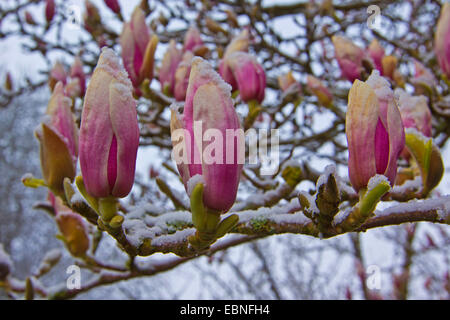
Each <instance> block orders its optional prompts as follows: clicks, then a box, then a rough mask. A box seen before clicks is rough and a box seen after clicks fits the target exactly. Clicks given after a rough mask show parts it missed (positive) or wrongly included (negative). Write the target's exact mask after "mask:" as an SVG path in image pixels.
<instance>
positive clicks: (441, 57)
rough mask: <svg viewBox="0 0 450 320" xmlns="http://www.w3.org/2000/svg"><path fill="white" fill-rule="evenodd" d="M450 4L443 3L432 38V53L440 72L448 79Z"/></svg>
mask: <svg viewBox="0 0 450 320" xmlns="http://www.w3.org/2000/svg"><path fill="white" fill-rule="evenodd" d="M449 42H450V3H448V2H445V3H444V4H443V6H442V8H441V15H440V17H439V21H438V24H437V27H436V34H435V37H434V51H435V53H436V58H437V61H438V63H439V66H440V67H441V70H442V72H443V73H444V74H445V75H446V76H447V78H450V46H449V45H448V44H449Z"/></svg>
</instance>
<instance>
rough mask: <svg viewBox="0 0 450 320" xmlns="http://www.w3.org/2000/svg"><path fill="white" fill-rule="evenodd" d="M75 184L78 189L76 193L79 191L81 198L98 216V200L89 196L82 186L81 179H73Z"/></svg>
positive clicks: (78, 177)
mask: <svg viewBox="0 0 450 320" xmlns="http://www.w3.org/2000/svg"><path fill="white" fill-rule="evenodd" d="M75 184H76V186H77V188H78V191H80V193H81V195H82V196H83V198H84V199H86V201H87V202H88V203H89V205H90V206H91V208H92V209H94V210H95V212H97V213H98V214H100V212H99V208H98V199H97V198H95V197H93V196H91V195H89V193H87V190H86V187H85V186H84V181H83V177H82V176H77V177H76V178H75Z"/></svg>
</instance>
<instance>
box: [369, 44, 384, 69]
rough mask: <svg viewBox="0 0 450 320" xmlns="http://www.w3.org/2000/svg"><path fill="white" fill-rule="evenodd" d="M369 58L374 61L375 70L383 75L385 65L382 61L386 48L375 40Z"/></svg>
mask: <svg viewBox="0 0 450 320" xmlns="http://www.w3.org/2000/svg"><path fill="white" fill-rule="evenodd" d="M368 52H369V56H370V58H371V59H372V61H373V63H374V66H375V68H376V69H377V70H378V71H380V73H381V75H383V65H382V63H381V61H382V60H383V57H384V48H383V47H382V46H381V45H380V43H379V42H378V40H377V39H373V40H372V42H371V43H370V45H369V48H368Z"/></svg>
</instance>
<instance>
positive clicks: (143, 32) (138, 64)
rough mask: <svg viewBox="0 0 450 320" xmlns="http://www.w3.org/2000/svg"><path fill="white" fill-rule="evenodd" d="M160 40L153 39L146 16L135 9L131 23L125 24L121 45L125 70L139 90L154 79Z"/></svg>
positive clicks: (138, 9) (137, 8) (154, 37)
mask: <svg viewBox="0 0 450 320" xmlns="http://www.w3.org/2000/svg"><path fill="white" fill-rule="evenodd" d="M157 42H158V38H157V37H156V35H155V36H153V37H151V34H150V29H149V28H148V27H147V25H146V23H145V14H144V11H142V10H141V9H140V8H139V7H136V9H134V11H133V14H132V16H131V21H130V22H128V23H125V24H124V26H123V31H122V34H121V35H120V44H121V46H122V59H123V64H124V66H125V69H126V70H127V72H128V75H129V76H130V79H131V82H132V83H133V86H134V87H135V88H137V87H138V86H139V85H140V84H141V83H142V81H143V80H144V79H146V78H149V79H151V78H152V77H153V58H154V57H153V56H154V51H155V49H156V44H157Z"/></svg>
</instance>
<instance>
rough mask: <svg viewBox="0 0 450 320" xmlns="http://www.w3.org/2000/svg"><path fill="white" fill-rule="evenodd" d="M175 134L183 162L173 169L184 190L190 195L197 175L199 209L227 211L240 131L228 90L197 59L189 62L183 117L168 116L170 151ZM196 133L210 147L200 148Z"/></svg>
mask: <svg viewBox="0 0 450 320" xmlns="http://www.w3.org/2000/svg"><path fill="white" fill-rule="evenodd" d="M177 129H183V130H182V131H181V132H182V138H183V139H182V142H181V143H183V147H184V149H185V150H186V157H185V158H184V159H181V160H184V161H180V162H179V161H178V160H177V165H178V171H179V172H180V175H181V177H182V179H183V182H184V185H185V187H186V190H187V191H188V193H190V192H191V190H190V189H191V187H193V186H192V181H191V182H189V180H190V179H191V178H192V177H194V176H196V175H201V176H202V180H203V182H204V193H203V203H204V205H205V206H206V207H208V208H209V209H211V210H215V211H218V212H226V211H228V210H229V209H230V208H231V206H232V205H233V203H234V201H235V200H236V193H237V189H238V185H239V179H240V173H241V170H242V164H243V159H242V158H243V150H244V145H243V142H244V136H243V130H242V129H241V125H240V121H239V118H238V116H237V113H236V111H235V108H234V105H233V101H232V99H231V88H230V86H229V85H228V84H226V83H225V82H224V81H223V80H222V79H221V78H220V76H219V75H218V74H217V73H216V72H215V71H214V70H213V69H212V67H211V65H210V64H209V63H207V62H206V61H205V60H203V59H202V58H200V57H195V58H194V59H193V60H192V69H191V73H190V78H189V86H188V90H187V95H186V101H185V105H184V113H183V117H182V118H181V117H180V115H178V114H177V113H176V112H175V111H172V119H171V132H172V141H173V142H174V150H175V148H176V147H177V143H176V142H177V141H178V139H176V138H174V135H175V134H176V133H177V131H178V130H177ZM199 130H201V131H202V132H205V136H206V135H207V134H208V133H211V134H212V133H214V134H213V137H214V141H213V143H211V144H207V143H203V134H202V133H201V132H200V134H199V132H198V131H199ZM241 131H242V132H241ZM241 133H242V134H241ZM230 134H231V135H230ZM210 138H211V137H210ZM209 141H211V140H209ZM213 145H214V147H215V148H212V146H213ZM213 153H214V155H212V154H213ZM183 154H184V153H183Z"/></svg>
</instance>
